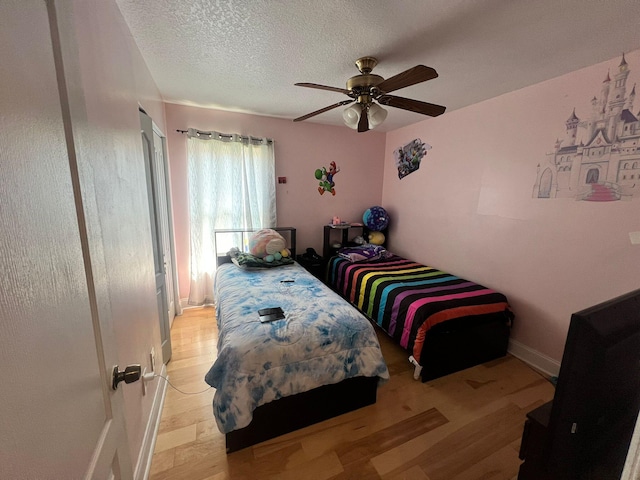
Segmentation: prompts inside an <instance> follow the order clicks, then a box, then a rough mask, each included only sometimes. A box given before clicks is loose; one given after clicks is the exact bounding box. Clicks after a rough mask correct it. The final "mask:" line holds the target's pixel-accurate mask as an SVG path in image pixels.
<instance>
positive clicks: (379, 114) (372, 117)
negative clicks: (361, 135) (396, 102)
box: [369, 103, 388, 128]
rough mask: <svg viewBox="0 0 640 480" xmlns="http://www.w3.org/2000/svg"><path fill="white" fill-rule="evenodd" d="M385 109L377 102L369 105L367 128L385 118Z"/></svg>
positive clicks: (374, 126) (376, 124)
mask: <svg viewBox="0 0 640 480" xmlns="http://www.w3.org/2000/svg"><path fill="white" fill-rule="evenodd" d="M387 113H388V112H387V111H386V110H385V109H384V108H382V107H381V106H380V105H378V104H377V103H372V104H371V105H369V128H376V127H377V126H378V125H380V124H381V123H382V122H384V120H385V118H387Z"/></svg>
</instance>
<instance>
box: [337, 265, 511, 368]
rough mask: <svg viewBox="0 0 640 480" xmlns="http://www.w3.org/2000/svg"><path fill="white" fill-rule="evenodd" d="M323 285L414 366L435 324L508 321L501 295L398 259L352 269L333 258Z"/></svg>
mask: <svg viewBox="0 0 640 480" xmlns="http://www.w3.org/2000/svg"><path fill="white" fill-rule="evenodd" d="M327 279H328V283H329V285H331V286H332V288H334V289H335V290H336V291H337V292H338V293H339V294H340V295H341V296H342V297H344V298H345V299H346V300H348V301H349V302H351V303H352V304H353V305H354V306H356V307H357V308H358V309H359V310H360V311H361V312H363V313H364V314H365V315H367V316H368V317H369V318H370V319H371V320H373V321H374V322H376V323H377V324H378V325H379V326H380V327H381V328H382V329H383V330H385V331H386V332H387V333H388V334H389V335H390V336H391V337H392V338H394V339H395V340H396V341H397V342H398V343H399V344H400V345H401V346H402V347H404V348H406V349H407V350H408V351H410V352H411V353H412V355H413V357H414V358H415V359H416V360H417V361H418V362H420V356H421V352H422V347H423V345H424V341H425V337H426V334H427V332H428V331H429V329H430V328H432V327H433V326H435V325H437V324H439V323H442V322H445V321H447V320H453V319H460V318H463V317H469V316H474V315H485V314H491V313H500V312H504V313H505V314H507V315H509V316H511V311H510V308H509V304H508V301H507V298H506V297H505V296H504V295H503V294H501V293H498V292H496V291H494V290H491V289H489V288H486V287H483V286H482V285H478V284H477V283H473V282H470V281H468V280H465V279H463V278H460V277H457V276H455V275H451V274H449V273H446V272H443V271H441V270H438V269H436V268H433V267H428V266H426V265H422V264H420V263H416V262H413V261H411V260H407V259H404V258H402V257H399V256H396V255H392V256H390V257H388V258H381V259H378V260H373V261H366V262H356V263H352V262H350V261H349V260H346V259H344V258H341V257H333V258H332V259H331V260H330V261H329V265H328V271H327Z"/></svg>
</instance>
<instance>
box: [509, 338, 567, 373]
mask: <svg viewBox="0 0 640 480" xmlns="http://www.w3.org/2000/svg"><path fill="white" fill-rule="evenodd" d="M508 351H509V353H510V354H511V355H513V356H514V357H516V358H519V359H520V360H522V361H523V362H525V363H527V364H529V365H531V366H532V367H533V368H535V369H536V370H539V371H541V372H542V373H544V374H547V375H549V376H550V377H557V376H558V373H559V372H560V362H558V361H557V360H554V359H553V358H551V357H547V356H546V355H544V354H543V353H540V352H538V351H537V350H534V349H533V348H530V347H527V346H526V345H524V344H523V343H520V342H518V341H517V340H509V348H508Z"/></svg>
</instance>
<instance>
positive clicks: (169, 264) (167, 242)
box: [153, 124, 176, 326]
mask: <svg viewBox="0 0 640 480" xmlns="http://www.w3.org/2000/svg"><path fill="white" fill-rule="evenodd" d="M164 152H165V137H164V135H163V134H162V132H161V131H160V130H159V129H158V128H157V127H156V125H155V124H153V153H154V156H153V160H154V170H153V173H154V178H153V180H154V182H155V186H156V190H157V192H158V198H157V199H156V200H157V204H156V208H157V209H158V214H159V217H160V218H159V220H160V225H159V226H160V237H161V239H162V249H163V251H162V257H163V258H164V266H165V284H166V286H167V304H168V310H169V326H171V325H172V324H173V319H174V317H175V316H176V300H175V292H174V288H173V285H174V277H173V276H174V271H173V260H172V258H173V257H172V255H171V244H172V242H171V230H170V226H169V219H170V211H169V187H168V185H167V162H166V159H165V157H164Z"/></svg>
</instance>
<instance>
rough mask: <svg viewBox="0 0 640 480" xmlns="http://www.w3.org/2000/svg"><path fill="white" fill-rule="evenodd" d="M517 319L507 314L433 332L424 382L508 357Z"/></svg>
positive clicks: (423, 357) (467, 320)
mask: <svg viewBox="0 0 640 480" xmlns="http://www.w3.org/2000/svg"><path fill="white" fill-rule="evenodd" d="M512 318H513V316H512V315H511V314H508V313H506V312H500V313H491V314H485V315H475V316H472V317H465V318H461V319H457V320H449V321H447V322H444V323H440V324H438V325H435V326H434V327H433V328H431V329H430V330H429V331H428V332H427V335H426V337H425V341H424V345H423V347H422V353H421V357H420V360H421V363H422V365H423V367H422V372H421V373H420V375H421V379H422V381H423V382H426V381H429V380H434V379H436V378H439V377H443V376H445V375H449V374H451V373H455V372H459V371H460V370H464V369H467V368H470V367H474V366H476V365H480V364H481V363H486V362H489V361H491V360H495V359H497V358H500V357H504V356H505V355H506V354H507V347H508V345H509V334H510V332H511V323H512Z"/></svg>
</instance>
